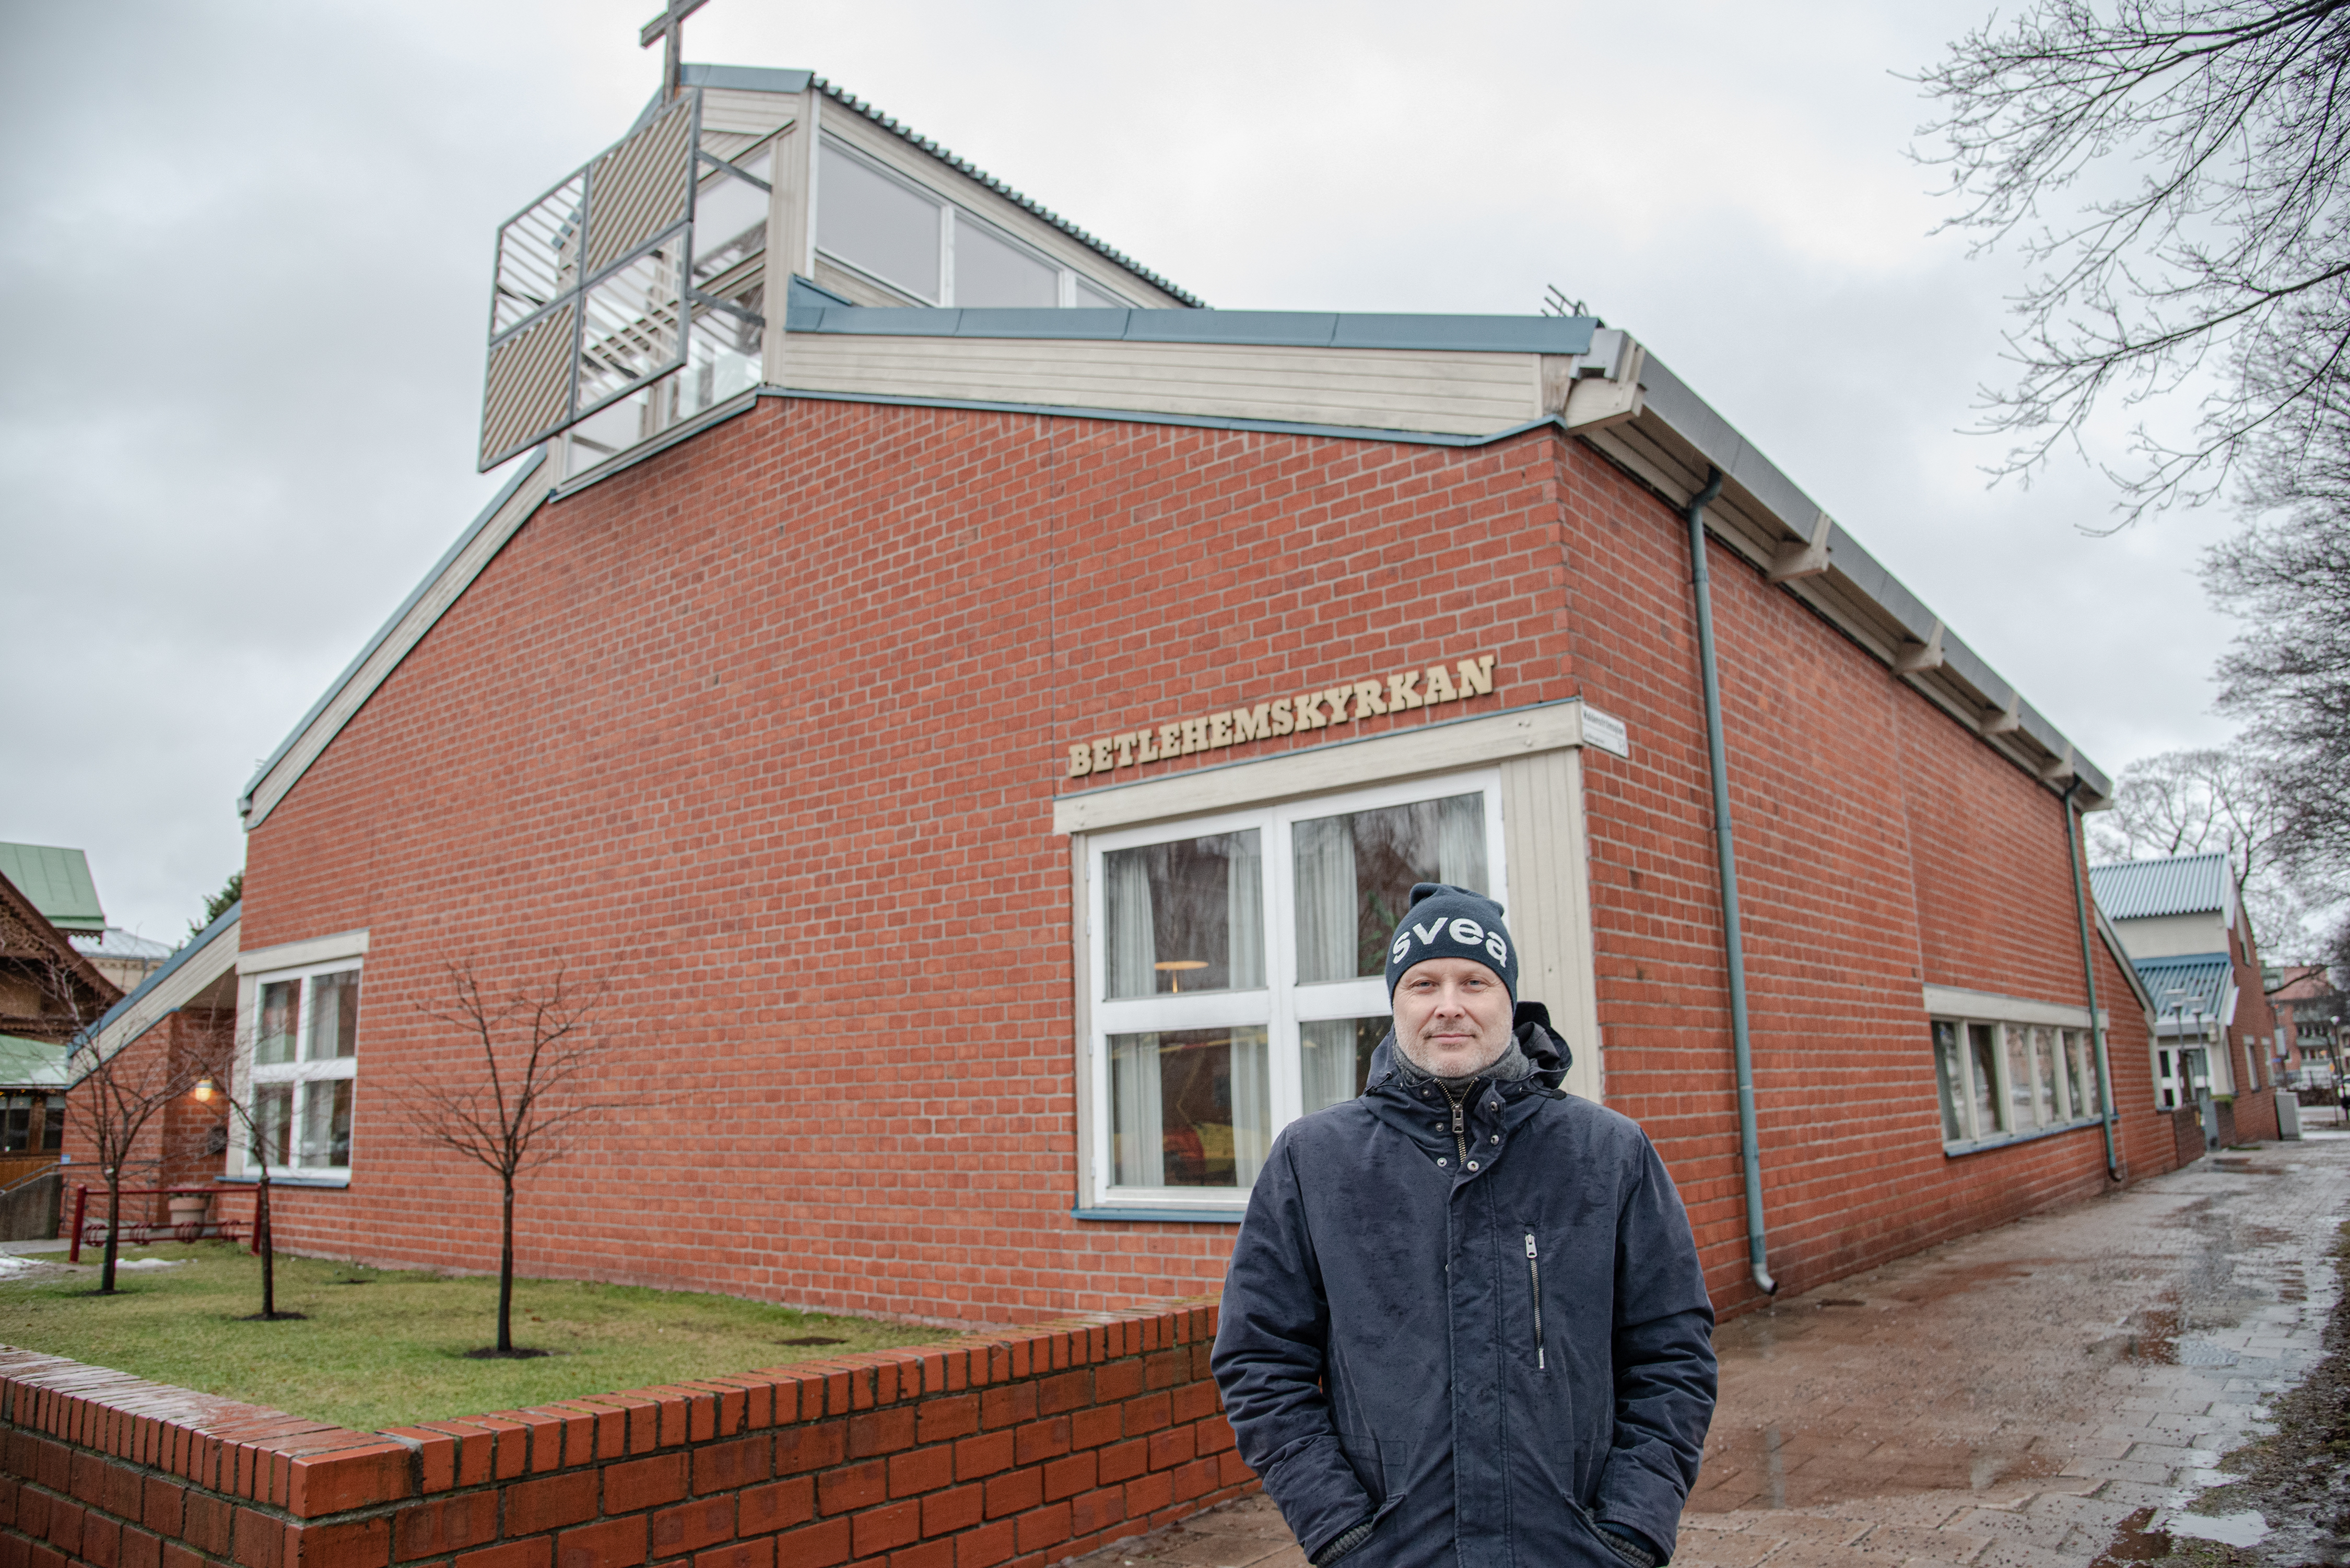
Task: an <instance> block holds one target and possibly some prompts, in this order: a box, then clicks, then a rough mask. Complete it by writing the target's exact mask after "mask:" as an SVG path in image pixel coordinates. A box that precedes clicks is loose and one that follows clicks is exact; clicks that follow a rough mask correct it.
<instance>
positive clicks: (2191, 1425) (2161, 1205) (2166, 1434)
mask: <svg viewBox="0 0 2350 1568" xmlns="http://www.w3.org/2000/svg"><path fill="white" fill-rule="evenodd" d="M2345 1220H2350V1135H2344V1134H2339V1133H2336V1134H2325V1133H2315V1134H2313V1135H2312V1136H2311V1137H2307V1138H2305V1139H2303V1141H2301V1142H2299V1143H2277V1144H2263V1145H2261V1146H2259V1147H2258V1148H2257V1150H2221V1151H2219V1152H2217V1153H2214V1154H2212V1155H2210V1156H2207V1157H2206V1158H2202V1159H2200V1160H2198V1161H2197V1162H2196V1163H2195V1164H2193V1165H2191V1166H2189V1167H2188V1168H2186V1169H2184V1170H2179V1171H2173V1172H2171V1173H2169V1174H2168V1175H2164V1176H2159V1177H2155V1178H2153V1179H2149V1180H2147V1181H2144V1182H2141V1183H2139V1184H2138V1185H2137V1186H2136V1187H2133V1188H2131V1189H2127V1190H2126V1191H2124V1192H2120V1193H2117V1194H2115V1195H2113V1196H2111V1197H2107V1198H2100V1199H2094V1200H2092V1201H2090V1202H2087V1203H2084V1204H2080V1205H2077V1206H2075V1207H2073V1208H2070V1209H2065V1210H2059V1211H2056V1212H2054V1213H2051V1214H2045V1215H2039V1216H2034V1217H2032V1218H2029V1219H2025V1220H2018V1221H2016V1222H2015V1223H2013V1224H2010V1225H2005V1226H2002V1227H2001V1228H2000V1229H1998V1230H1996V1231H1987V1232H1985V1233H1983V1234H1981V1235H1979V1236H1973V1237H1969V1238H1967V1239H1965V1240H1963V1241H1954V1242H1950V1243H1949V1244H1947V1245H1944V1246H1941V1247H1937V1248H1934V1249H1932V1250H1931V1251H1926V1252H1921V1253H1918V1254H1917V1255H1916V1256H1914V1257H1910V1258H1905V1259H1903V1260H1902V1261H1900V1262H1896V1263H1889V1264H1887V1265H1886V1266H1885V1267H1883V1268H1881V1269H1876V1270H1873V1271H1871V1272H1867V1273H1864V1274H1856V1275H1852V1276H1850V1277H1847V1278H1846V1279H1843V1280H1838V1281H1836V1282H1835V1283H1833V1284H1830V1285H1825V1286H1823V1287H1821V1288H1820V1289H1819V1290H1816V1291H1814V1292H1812V1293H1809V1294H1807V1295H1804V1296H1799V1297H1795V1298H1793V1299H1791V1300H1786V1301H1783V1302H1781V1303H1777V1304H1776V1305H1774V1306H1773V1307H1772V1308H1770V1309H1769V1310H1767V1311H1764V1312H1760V1313H1753V1314H1748V1315H1746V1316H1744V1317H1742V1318H1739V1319H1736V1320H1734V1321H1732V1322H1731V1323H1729V1324H1725V1325H1723V1327H1722V1328H1721V1332H1720V1334H1718V1335H1717V1338H1716V1342H1715V1343H1716V1345H1717V1347H1718V1349H1719V1351H1720V1353H1721V1369H1722V1379H1721V1405H1720V1407H1718V1408H1717V1410H1716V1412H1715V1417H1714V1425H1713V1432H1712V1436H1711V1438H1710V1439H1709V1441H1708V1442H1707V1445H1706V1456H1705V1465H1704V1469H1703V1471H1702V1473H1701V1474H1700V1477H1699V1480H1698V1487H1697V1490H1696V1491H1695V1492H1694V1493H1692V1494H1691V1496H1690V1502H1689V1508H1688V1511H1686V1512H1685V1513H1684V1514H1683V1516H1682V1520H1681V1541H1680V1550H1679V1554H1678V1555H1677V1556H1676V1557H1675V1558H1674V1562H1675V1563H1678V1564H1681V1565H1683V1568H1762V1565H1763V1564H1769V1565H1770V1568H1901V1565H1905V1564H1915V1565H1918V1568H1939V1565H1941V1564H1956V1563H1965V1564H1970V1565H1974V1568H2110V1565H2115V1564H2120V1563H2131V1562H2142V1561H2146V1560H2147V1559H2150V1558H2152V1557H2155V1556H2157V1555H2159V1554H2160V1552H2159V1545H2158V1543H2159V1544H2162V1545H2167V1544H2168V1539H2170V1538H2176V1537H2184V1536H2196V1537H2202V1538H2205V1539H2210V1540H2214V1541H2226V1542H2232V1543H2234V1544H2238V1545H2248V1544H2251V1543H2252V1542H2256V1541H2258V1540H2260V1539H2261V1538H2262V1535H2263V1534H2264V1533H2265V1532H2267V1530H2268V1528H2269V1525H2268V1521H2262V1519H2260V1518H2259V1517H2258V1516H2256V1515H2237V1516H2233V1517H2230V1516H2227V1515H2224V1514H2222V1515H2220V1516H2219V1517H2205V1516H2204V1515H2203V1514H2200V1513H2199V1512H2197V1511H2194V1510H2193V1509H2192V1508H2191V1507H2190V1506H2189V1505H2190V1504H2191V1501H2192V1500H2193V1499H2194V1497H2195V1496H2196V1495H2197V1494H2198V1493H2199V1492H2201V1491H2203V1490H2206V1489H2207V1488H2210V1487H2212V1486H2214V1485H2216V1484H2218V1483H2219V1482H2220V1481H2222V1480H2227V1479H2229V1478H2227V1477H2225V1476H2222V1475H2220V1473H2219V1471H2218V1466H2219V1463H2220V1459H2221V1458H2222V1457H2223V1456H2224V1455H2225V1454H2227V1453H2228V1452H2229V1451H2230V1450H2231V1449H2236V1448H2238V1447H2241V1445H2242V1444H2244V1443H2246V1442H2247V1441H2249V1440H2251V1438H2254V1437H2257V1436H2259V1435H2261V1434H2262V1433H2263V1432H2264V1431H2266V1430H2268V1428H2266V1427H2264V1426H2263V1424H2262V1400H2263V1399H2264V1397H2267V1396H2269V1395H2272V1394H2275V1393H2278V1392H2281V1391H2282V1390H2283V1389H2285V1388H2288V1387H2291V1386H2293V1385H2294V1384H2295V1383H2297V1382H2299V1381H2300V1380H2301V1379H2302V1377H2303V1376H2305V1375H2306V1374H2307V1373H2308V1371H2309V1370H2310V1368H2311V1367H2312V1366H2314V1365H2315V1364H2316V1362H2317V1360H2318V1359H2319V1355H2320V1338H2321V1335H2322V1334H2323V1332H2324V1325H2325V1322H2326V1319H2327V1316H2328V1314H2330V1313H2331V1311H2332V1309H2333V1304H2334V1295H2335V1291H2336V1283H2335V1280H2334V1264H2333V1262H2332V1258H2333V1251H2334V1245H2335V1242H2336V1240H2337V1234H2336V1233H2337V1228H2338V1227H2339V1226H2340V1225H2341V1224H2343V1222H2344V1221H2345ZM2182 1544H2183V1542H2182ZM2272 1544H2281V1543H2272ZM1078 1561H1079V1562H1080V1563H1082V1564H1083V1568H1122V1565H1123V1564H1127V1563H1134V1564H1137V1565H1149V1568H1175V1565H1178V1564H1180V1565H1183V1568H1296V1565H1299V1564H1302V1563H1304V1562H1305V1558H1304V1554H1303V1553H1301V1552H1299V1551H1298V1550H1297V1547H1296V1545H1295V1542H1293V1541H1292V1540H1291V1538H1290V1536H1289V1534H1288V1532H1286V1531H1285V1530H1284V1528H1283V1527H1282V1523H1281V1519H1280V1515H1279V1514H1278V1513H1277V1512H1276V1511H1274V1509H1273V1507H1272V1506H1271V1504H1269V1503H1267V1502H1266V1501H1264V1500H1263V1498H1250V1499H1247V1500H1244V1501H1241V1502H1238V1503H1233V1504H1229V1505H1227V1506H1226V1507H1224V1508H1222V1509H1218V1510H1216V1511H1212V1512H1211V1513H1208V1514H1204V1515H1201V1516H1200V1517H1198V1518H1197V1519H1194V1520H1191V1521H1185V1522H1184V1523H1182V1524H1179V1525H1176V1526H1173V1527H1171V1528H1170V1529H1169V1530H1166V1531H1162V1532H1158V1533H1157V1534H1154V1535H1150V1536H1146V1537H1143V1538H1140V1539H1138V1540H1134V1541H1129V1542H1124V1543H1122V1544H1121V1545H1119V1546H1117V1547H1113V1548H1110V1549H1107V1550H1106V1551H1103V1552H1096V1553H1094V1554H1093V1555H1091V1556H1089V1557H1086V1558H1082V1559H1079V1560H1078Z"/></svg>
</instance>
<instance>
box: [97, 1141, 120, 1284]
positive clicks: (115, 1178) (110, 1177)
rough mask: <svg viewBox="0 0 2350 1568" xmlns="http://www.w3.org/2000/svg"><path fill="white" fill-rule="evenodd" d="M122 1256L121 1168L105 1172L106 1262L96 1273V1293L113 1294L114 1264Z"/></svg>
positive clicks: (113, 1167) (112, 1168) (117, 1167)
mask: <svg viewBox="0 0 2350 1568" xmlns="http://www.w3.org/2000/svg"><path fill="white" fill-rule="evenodd" d="M121 1254H122V1168H121V1167H120V1166H119V1165H116V1166H109V1167H107V1170H106V1262H104V1263H103V1264H101V1265H100V1266H99V1271H98V1293H99V1295H102V1296H110V1295H112V1294H113V1293H114V1262H115V1260H116V1259H117V1258H119V1257H120V1256H121Z"/></svg>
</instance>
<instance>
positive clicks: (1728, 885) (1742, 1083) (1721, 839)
mask: <svg viewBox="0 0 2350 1568" xmlns="http://www.w3.org/2000/svg"><path fill="white" fill-rule="evenodd" d="M1721 480H1722V473H1721V470H1720V469H1718V468H1716V469H1711V470H1710V471H1709V472H1708V474H1707V477H1706V482H1705V488H1704V489H1703V490H1700V491H1699V492H1698V493H1697V494H1696V495H1695V496H1694V497H1693V498H1692V499H1691V500H1690V504H1689V512H1688V517H1689V529H1690V594H1691V597H1693V598H1694V599H1695V600H1696V601H1697V656H1698V662H1699V664H1700V666H1701V667H1702V669H1703V670H1704V675H1705V751H1706V760H1707V762H1708V763H1710V764H1711V768H1712V772H1713V854H1714V859H1715V861H1716V863H1717V864H1718V865H1719V866H1720V867H1721V945H1722V959H1723V961H1724V962H1725V963H1726V964H1727V965H1728V967H1729V970H1730V1039H1731V1048H1732V1050H1733V1051H1734V1052H1735V1054H1736V1056H1737V1060H1738V1144H1739V1149H1740V1152H1741V1153H1742V1155H1743V1156H1744V1157H1745V1163H1746V1259H1747V1264H1748V1266H1749V1267H1750V1268H1751V1269H1752V1271H1753V1274H1754V1282H1755V1283H1756V1284H1758V1285H1760V1286H1762V1287H1763V1294H1764V1295H1777V1294H1778V1293H1779V1282H1778V1281H1776V1280H1774V1279H1773V1278H1772V1277H1771V1266H1770V1252H1769V1243H1768V1239H1767V1238H1766V1236H1765V1234H1764V1231H1763V1147H1762V1142H1761V1138H1760V1135H1759V1134H1757V1132H1756V1131H1755V1127H1754V1042H1753V1039H1752V1035H1750V1034H1749V1033H1748V1032H1747V1027H1746V940H1745V937H1744V935H1743V934H1742V931H1741V929H1740V927H1739V922H1738V856H1737V851H1736V849H1735V847H1734V846H1733V845H1732V844H1731V831H1730V760H1729V758H1728V756H1727V754H1726V753H1725V748H1724V747H1723V745H1722V741H1721V676H1720V675H1719V674H1718V673H1717V671H1716V670H1715V668H1714V662H1713V589H1712V586H1711V582H1710V581H1709V579H1708V578H1707V576H1706V570H1705V509H1706V508H1707V507H1708V506H1710V505H1711V504H1713V498H1714V497H1715V496H1717V495H1720V494H1721Z"/></svg>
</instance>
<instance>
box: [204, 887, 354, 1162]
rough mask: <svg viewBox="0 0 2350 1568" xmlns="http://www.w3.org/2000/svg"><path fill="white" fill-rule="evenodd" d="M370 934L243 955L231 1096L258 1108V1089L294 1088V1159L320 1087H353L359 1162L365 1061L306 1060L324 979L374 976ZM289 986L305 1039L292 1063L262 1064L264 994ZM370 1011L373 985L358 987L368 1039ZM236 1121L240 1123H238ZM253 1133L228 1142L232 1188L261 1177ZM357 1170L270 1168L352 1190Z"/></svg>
mask: <svg viewBox="0 0 2350 1568" xmlns="http://www.w3.org/2000/svg"><path fill="white" fill-rule="evenodd" d="M367 950H368V934H367V932H366V931H364V930H358V931H342V932H338V933H337V934H335V935H333V936H328V937H319V938H314V939H311V940H307V941H297V942H287V943H285V944H283V945H281V946H277V947H273V948H267V949H262V950H255V951H252V952H247V953H244V954H242V955H240V956H239V958H238V960H237V1031H236V1041H237V1044H236V1071H235V1082H234V1085H232V1092H233V1093H234V1094H235V1096H237V1099H238V1102H239V1103H240V1104H242V1105H244V1106H253V1104H254V1102H255V1089H256V1087H258V1086H265V1085H272V1084H292V1085H295V1090H294V1096H293V1105H292V1107H291V1110H290V1113H289V1114H290V1115H291V1116H292V1117H293V1118H294V1119H293V1124H292V1126H291V1127H290V1128H289V1129H288V1133H287V1138H286V1147H287V1152H288V1153H289V1154H290V1155H292V1156H293V1157H294V1158H295V1159H296V1160H297V1161H298V1160H299V1158H300V1154H301V1147H302V1144H301V1139H302V1121H301V1118H302V1113H303V1109H304V1106H305V1102H306V1101H307V1098H308V1096H309V1095H310V1093H311V1089H310V1085H315V1084H326V1085H333V1084H336V1083H341V1082H348V1083H349V1084H351V1085H352V1089H351V1097H352V1106H351V1111H352V1116H351V1122H352V1126H351V1137H352V1150H353V1154H352V1158H353V1159H354V1161H356V1159H357V1150H358V1139H359V1114H358V1113H359V1106H358V1099H359V1088H358V1080H359V1056H358V1054H357V1053H356V1052H354V1054H351V1055H348V1056H338V1057H335V1058H333V1059H332V1060H329V1061H324V1062H314V1061H308V1060H306V1059H305V1057H304V1053H305V1052H306V1051H307V1049H308V1046H309V1042H310V1031H311V1030H312V1029H313V1028H314V1027H315V1026H316V1023H317V1006H316V1001H315V999H316V997H317V985H316V982H317V980H318V978H319V977H320V976H323V975H331V974H344V973H359V974H361V975H362V976H363V975H364V974H365V971H366V969H367ZM280 981H299V982H300V983H301V986H302V1021H301V1024H300V1029H301V1034H300V1038H299V1039H298V1040H297V1041H296V1045H295V1053H294V1060H293V1061H291V1062H270V1063H257V1062H255V1060H254V1046H255V1043H256V1042H257V1041H258V1040H259V1039H260V1035H261V997H262V988H263V987H264V986H265V985H272V984H276V983H278V982H280ZM367 1005H368V992H367V984H366V981H365V980H364V979H362V980H361V981H360V984H359V1009H360V1014H361V1018H360V1023H359V1036H360V1038H361V1039H364V1038H365V1036H366V1028H365V1014H366V1010H367ZM233 1119H234V1118H233ZM252 1146H253V1131H252V1129H251V1128H249V1127H244V1126H243V1125H241V1124H240V1125H238V1126H237V1127H234V1129H233V1131H232V1134H231V1136H230V1138H229V1147H228V1154H227V1158H226V1160H225V1162H224V1166H225V1168H224V1171H223V1175H224V1177H225V1178H226V1179H229V1180H232V1181H238V1180H242V1181H251V1180H253V1179H255V1178H256V1177H257V1176H258V1175H259V1166H260V1162H259V1161H258V1160H256V1159H255V1158H254V1157H253V1155H252V1153H251V1149H252ZM351 1169H352V1167H351V1166H350V1165H302V1164H298V1163H296V1164H289V1165H279V1164H277V1163H276V1162H275V1161H271V1162H270V1164H269V1179H270V1180H271V1181H273V1182H284V1183H286V1184H287V1185H289V1186H305V1187H347V1186H348V1185H349V1184H350V1177H351Z"/></svg>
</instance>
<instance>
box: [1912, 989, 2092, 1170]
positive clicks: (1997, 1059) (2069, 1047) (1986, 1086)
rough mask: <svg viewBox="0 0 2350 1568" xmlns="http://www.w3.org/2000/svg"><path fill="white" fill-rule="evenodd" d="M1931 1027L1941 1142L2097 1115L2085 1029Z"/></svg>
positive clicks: (1966, 1141) (2068, 1123) (1955, 1023)
mask: <svg viewBox="0 0 2350 1568" xmlns="http://www.w3.org/2000/svg"><path fill="white" fill-rule="evenodd" d="M1931 1030H1932V1039H1933V1046H1934V1086H1935V1093H1936V1096H1937V1099H1938V1101H1939V1106H1940V1110H1941V1123H1942V1141H1943V1142H1944V1143H1945V1144H1948V1145H1953V1146H1966V1147H1974V1146H1979V1145H1982V1144H1986V1143H1998V1142H2002V1141H2005V1140H2007V1139H2010V1138H2014V1137H2022V1136H2024V1135H2026V1134H2029V1133H2033V1132H2038V1131H2041V1130H2043V1129H2045V1128H2055V1127H2074V1126H2077V1125H2080V1124H2081V1123H2083V1122H2086V1121H2090V1120H2093V1119H2094V1118H2095V1117H2096V1116H2099V1115H2100V1114H2101V1112H2100V1111H2099V1109H2098V1106H2099V1104H2100V1101H2099V1096H2098V1094H2097V1084H2096V1057H2095V1045H2094V1044H2093V1042H2092V1038H2091V1036H2090V1034H2089V1032H2088V1031H2086V1030H2084V1029H2064V1028H2059V1027H2056V1026H2054V1025H2049V1024H2038V1023H1992V1022H1987V1021H1979V1020H1974V1019H1960V1018H1937V1019H1934V1020H1931ZM1964 1151H1965V1150H1964V1148H1963V1147H1961V1148H1958V1149H1956V1150H1954V1152H1961V1153H1962V1152H1964Z"/></svg>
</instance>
